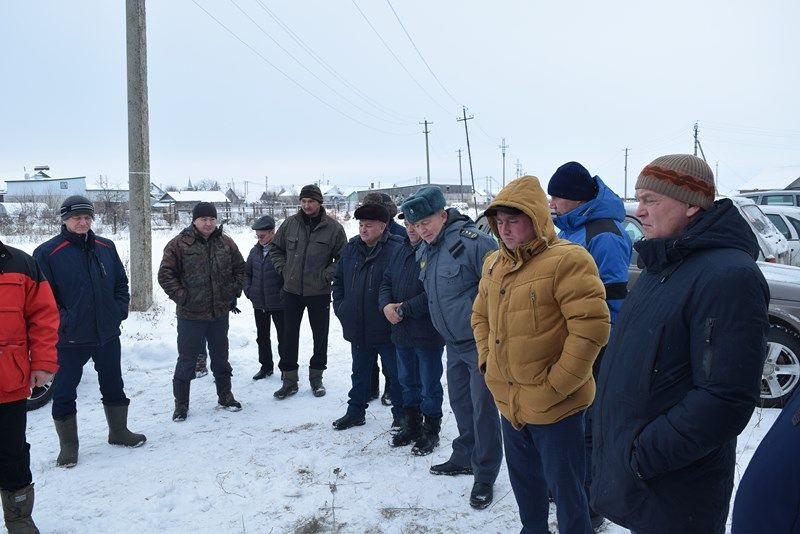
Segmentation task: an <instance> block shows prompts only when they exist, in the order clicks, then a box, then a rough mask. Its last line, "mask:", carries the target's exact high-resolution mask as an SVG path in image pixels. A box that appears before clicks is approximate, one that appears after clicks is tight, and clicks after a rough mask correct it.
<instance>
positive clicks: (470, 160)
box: [456, 106, 478, 219]
mask: <svg viewBox="0 0 800 534" xmlns="http://www.w3.org/2000/svg"><path fill="white" fill-rule="evenodd" d="M461 111H463V113H464V118H463V119H456V121H458V122H462V121H463V122H464V134H465V135H466V136H467V159H469V177H470V180H471V181H472V203H473V204H475V218H476V219H477V218H478V199H477V198H476V197H475V173H474V172H473V171H472V151H471V150H470V148H469V128H467V121H468V120H471V119H474V118H475V116H474V115H470V116H469V117H467V108H466V107H464V106H462V107H461Z"/></svg>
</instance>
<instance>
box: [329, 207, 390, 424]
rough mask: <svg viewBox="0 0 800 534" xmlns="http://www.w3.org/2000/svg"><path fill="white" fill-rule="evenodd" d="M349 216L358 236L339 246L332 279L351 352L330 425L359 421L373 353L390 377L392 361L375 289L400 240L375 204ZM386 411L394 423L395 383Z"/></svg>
mask: <svg viewBox="0 0 800 534" xmlns="http://www.w3.org/2000/svg"><path fill="white" fill-rule="evenodd" d="M354 216H355V218H356V219H358V235H357V236H355V237H353V238H352V239H350V240H349V241H348V243H347V244H346V245H345V246H344V248H343V249H342V257H341V259H340V260H339V261H338V262H336V275H335V276H334V278H333V311H334V313H335V314H336V316H337V317H338V318H339V321H340V322H341V323H342V334H343V335H344V338H345V339H346V340H347V341H349V342H350V349H351V353H352V356H353V374H352V386H351V388H350V394H349V397H350V400H349V401H348V403H347V413H345V414H344V416H342V417H340V418H339V419H337V420H336V421H334V422H333V428H335V429H336V430H346V429H348V428H351V427H354V426H361V425H363V424H365V422H366V421H365V419H364V415H365V413H366V409H367V401H368V398H369V392H370V375H371V374H372V369H373V366H374V365H375V359H376V358H377V356H378V354H380V355H381V359H382V361H383V364H384V366H385V367H387V368H388V370H389V376H390V377H392V381H395V380H396V379H395V377H396V376H397V361H396V355H395V349H394V345H392V341H391V326H390V324H389V321H387V320H386V318H385V317H384V316H383V314H381V313H380V311H379V310H378V291H379V290H380V285H381V281H382V280H383V275H384V273H385V272H386V269H388V267H389V260H390V259H391V258H392V255H393V254H394V253H395V252H396V251H397V250H398V249H399V248H400V246H401V245H402V242H403V241H402V240H401V239H400V238H399V237H397V236H395V235H392V234H391V233H389V232H388V231H387V230H386V226H387V224H388V223H389V212H388V211H387V210H386V208H385V207H383V206H382V205H380V204H364V205H363V206H361V207H360V208H358V209H357V210H356V211H355V213H354ZM392 395H393V396H394V397H393V399H392V401H393V402H392V415H393V416H394V419H395V423H393V425H395V426H397V427H399V426H400V421H401V418H402V416H403V402H402V398H401V397H400V391H399V388H394V389H393V390H392Z"/></svg>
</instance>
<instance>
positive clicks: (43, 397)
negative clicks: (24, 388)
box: [27, 380, 53, 411]
mask: <svg viewBox="0 0 800 534" xmlns="http://www.w3.org/2000/svg"><path fill="white" fill-rule="evenodd" d="M52 398H53V381H52V380H51V381H50V382H48V383H46V384H45V385H43V386H36V387H35V388H33V390H32V391H31V396H30V397H28V404H27V410H28V411H31V410H38V409H39V408H41V407H42V406H44V405H45V404H47V403H48V402H50V399H52Z"/></svg>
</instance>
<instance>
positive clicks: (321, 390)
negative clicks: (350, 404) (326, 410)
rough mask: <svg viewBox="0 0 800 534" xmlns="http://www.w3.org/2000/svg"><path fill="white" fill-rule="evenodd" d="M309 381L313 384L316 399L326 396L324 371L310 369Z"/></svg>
mask: <svg viewBox="0 0 800 534" xmlns="http://www.w3.org/2000/svg"><path fill="white" fill-rule="evenodd" d="M308 381H309V382H310V383H311V391H313V392H314V396H315V397H324V396H325V386H323V385H322V369H309V370H308Z"/></svg>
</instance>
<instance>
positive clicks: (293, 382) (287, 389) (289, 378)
mask: <svg viewBox="0 0 800 534" xmlns="http://www.w3.org/2000/svg"><path fill="white" fill-rule="evenodd" d="M281 380H283V385H282V386H281V388H280V389H279V390H278V391H276V392H275V393H273V395H274V396H275V398H276V399H280V400H283V399H285V398H286V397H290V396H292V395H294V394H295V393H297V371H296V370H295V371H284V372H283V373H281Z"/></svg>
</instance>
